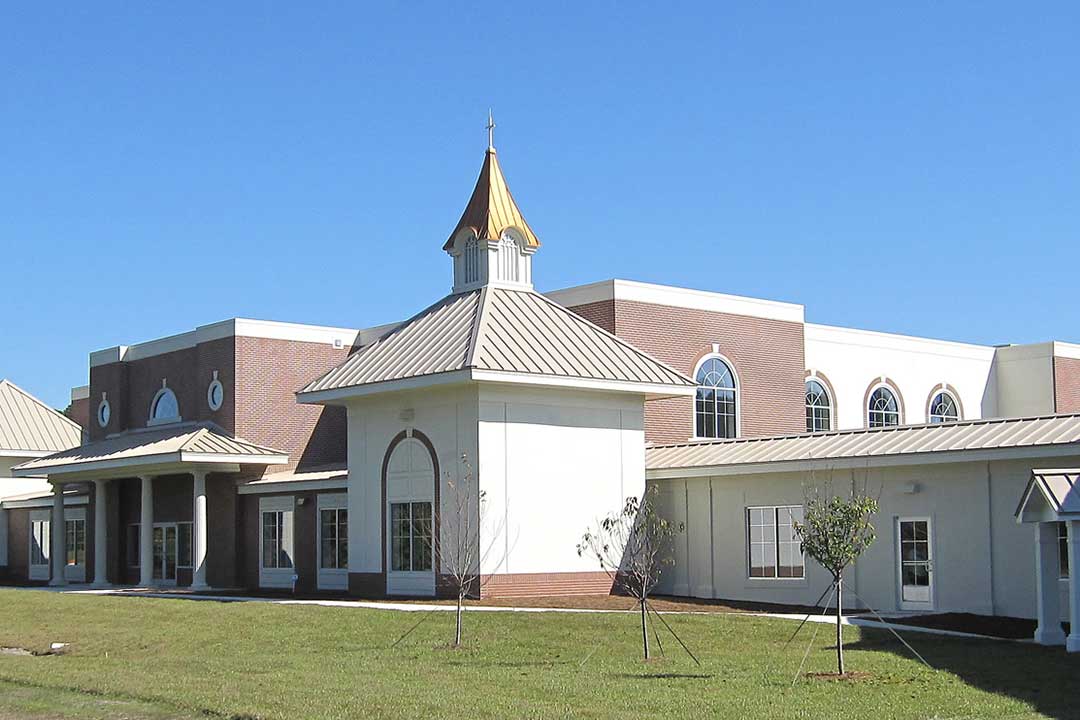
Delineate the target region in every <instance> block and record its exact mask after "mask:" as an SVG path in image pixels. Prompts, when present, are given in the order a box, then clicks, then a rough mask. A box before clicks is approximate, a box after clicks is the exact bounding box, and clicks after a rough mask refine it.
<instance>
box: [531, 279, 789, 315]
mask: <svg viewBox="0 0 1080 720" xmlns="http://www.w3.org/2000/svg"><path fill="white" fill-rule="evenodd" d="M544 294H545V295H546V296H547V297H548V298H550V299H551V300H553V301H555V302H557V303H559V304H560V305H562V306H563V307H573V306H576V305H585V304H588V303H593V302H600V301H603V300H630V301H633V302H640V303H647V304H650V305H666V306H669V307H680V308H689V309H692V310H706V311H709V312H717V313H724V314H727V315H747V316H750V317H758V318H765V319H767V320H782V321H785V322H794V323H801V322H803V321H804V320H805V315H806V313H805V309H804V308H803V306H802V305H799V304H797V303H787V302H780V301H777V300H762V299H760V298H752V297H745V296H742V295H727V294H724V293H718V292H711V291H709V290H692V289H690V288H681V287H674V286H672V285H657V284H654V283H644V282H637V281H634V280H619V279H613V280H604V281H601V282H598V283H592V284H590V285H579V286H577V287H570V288H565V289H563V290H555V291H552V292H549V293H544Z"/></svg>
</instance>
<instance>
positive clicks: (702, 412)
mask: <svg viewBox="0 0 1080 720" xmlns="http://www.w3.org/2000/svg"><path fill="white" fill-rule="evenodd" d="M694 377H695V379H696V380H697V384H698V389H697V399H696V401H695V407H694V432H695V434H696V436H697V437H703V438H733V437H735V436H736V425H735V423H736V396H737V394H738V392H739V388H738V383H737V382H736V380H735V374H734V373H733V372H732V371H731V367H730V366H729V365H728V364H727V363H726V362H725V361H724V360H723V358H719V357H715V356H714V357H708V358H705V360H703V361H702V362H701V364H700V365H699V366H698V369H697V373H696V374H695V376H694Z"/></svg>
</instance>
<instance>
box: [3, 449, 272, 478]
mask: <svg viewBox="0 0 1080 720" xmlns="http://www.w3.org/2000/svg"><path fill="white" fill-rule="evenodd" d="M288 460H289V456H288V455H261V456H259V455H215V454H213V453H186V452H171V453H162V454H160V455H140V456H139V457H127V458H118V459H113V460H91V461H88V462H77V463H71V464H68V465H56V466H54V467H34V468H26V469H20V468H19V467H18V466H16V467H14V468H12V469H11V474H12V476H14V477H41V476H43V475H44V476H48V477H50V478H52V477H56V476H61V475H76V474H85V473H91V474H100V473H101V472H103V471H107V470H121V469H127V470H139V471H141V472H146V473H155V474H162V472H163V470H165V469H169V470H172V471H174V472H181V473H183V472H190V470H191V468H190V467H186V466H185V463H186V464H187V465H191V464H199V465H206V464H212V465H228V466H230V467H232V466H239V465H283V464H285V463H287V462H288Z"/></svg>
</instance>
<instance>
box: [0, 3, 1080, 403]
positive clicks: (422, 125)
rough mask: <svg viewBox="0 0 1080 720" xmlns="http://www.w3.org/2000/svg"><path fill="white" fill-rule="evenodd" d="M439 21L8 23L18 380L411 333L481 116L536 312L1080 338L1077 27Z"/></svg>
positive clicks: (720, 13)
mask: <svg viewBox="0 0 1080 720" xmlns="http://www.w3.org/2000/svg"><path fill="white" fill-rule="evenodd" d="M215 5H217V6H215ZM451 5H456V4H455V3H426V2H411V3H392V4H391V3H387V4H382V5H379V4H376V3H370V4H363V3H351V4H328V5H318V6H316V5H315V4H314V3H298V4H292V5H286V4H283V3H276V4H274V3H267V4H252V5H244V4H242V3H219V4H214V5H211V4H208V3H207V4H196V3H182V4H180V5H176V6H166V5H163V4H151V3H133V4H125V5H119V4H117V5H111V6H110V5H108V4H105V3H100V4H99V3H94V4H74V5H73V4H66V5H55V6H44V5H43V4H41V3H37V4H34V3H31V4H29V5H26V6H24V7H19V6H17V5H15V4H7V5H5V6H4V7H3V9H0V167H2V168H3V169H2V171H0V263H2V264H3V271H4V272H3V281H2V282H3V285H2V286H0V287H2V290H0V306H2V308H3V313H2V315H0V316H2V317H3V323H4V326H3V330H4V332H3V336H4V342H3V344H2V345H0V377H3V376H6V377H9V378H10V379H12V380H13V381H15V382H16V383H18V384H21V385H22V386H24V387H25V388H27V389H28V390H30V391H31V392H34V393H36V394H38V395H39V396H40V397H42V398H43V399H45V400H46V401H48V402H50V403H52V404H54V405H56V406H59V407H63V406H64V405H65V404H66V400H67V393H68V389H69V388H70V387H71V386H72V385H78V384H82V383H85V382H86V381H87V354H88V353H89V352H90V351H91V350H94V349H99V348H103V347H108V346H112V345H116V344H130V343H134V342H138V341H142V340H146V339H150V338H154V337H160V336H163V335H167V334H171V333H175V332H182V331H185V330H189V329H192V328H194V327H195V326H197V325H200V324H204V323H208V322H214V321H217V320H221V319H224V318H228V317H233V316H244V317H255V318H266V319H273V320H287V321H297V322H309V323H319V324H332V325H344V326H351V327H363V326H368V325H373V324H378V323H383V322H387V321H391V320H395V319H400V318H402V317H405V316H407V315H409V314H411V313H412V312H414V311H416V310H418V309H420V308H421V307H423V306H425V305H427V304H428V303H429V302H431V301H432V300H434V299H437V298H438V297H439V296H441V295H443V294H444V293H445V292H446V291H447V290H448V289H449V285H450V265H449V259H448V258H447V257H446V256H445V255H444V254H443V253H442V252H441V249H440V248H441V245H442V242H443V241H444V240H445V237H446V235H447V234H448V233H449V232H450V230H451V229H452V228H453V225H454V223H455V222H456V221H457V218H458V216H459V214H460V212H461V210H462V208H463V206H464V203H465V201H466V199H467V196H468V193H469V191H470V190H471V188H472V184H473V182H474V181H475V177H476V173H477V171H478V170H479V166H480V162H481V160H482V155H483V149H484V146H485V140H486V138H485V134H484V130H483V126H484V122H485V119H486V113H487V109H488V107H492V108H493V109H494V111H495V119H496V122H497V124H498V128H497V130H496V145H497V146H498V148H499V156H500V159H501V161H502V164H503V169H504V170H505V172H506V175H507V178H508V180H509V182H510V185H511V187H512V188H513V190H514V194H515V197H516V198H517V200H518V202H519V204H520V205H521V206H522V209H523V211H524V213H525V215H526V217H527V218H528V219H529V222H530V224H531V225H532V227H533V228H534V230H535V231H536V232H537V233H538V235H539V236H540V238H541V241H542V242H543V243H544V246H543V247H542V248H541V250H540V252H539V253H538V255H537V256H536V259H535V275H536V281H537V286H538V289H540V290H548V289H554V288H559V287H565V286H568V285H573V284H579V283H586V282H592V281H596V280H600V279H605V278H610V277H622V278H629V279H636V280H644V281H651V282H659V283H669V284H675V285H683V286H688V287H695V288H702V289H708V290H716V291H721V292H727V293H735V294H745V295H751V296H756V297H764V298H771V299H778V300H788V301H794V302H800V303H804V304H805V305H806V308H807V318H808V320H810V321H812V322H821V323H832V324H841V325H849V326H854V327H863V328H871V329H877V330H885V331H891V332H901V333H910V334H918V335H927V336H933V337H944V338H950V339H956V340H965V341H972V342H981V343H1002V342H1031V341H1039V340H1046V339H1060V340H1071V341H1080V302H1077V296H1078V291H1077V281H1076V273H1077V268H1080V237H1078V236H1080V93H1078V92H1077V91H1076V87H1077V86H1076V82H1077V77H1078V76H1080V72H1078V71H1080V43H1077V41H1076V38H1077V35H1078V32H1080V5H1078V4H1076V3H1057V4H1055V3H1040V4H1039V5H1037V6H1031V5H1025V4H1022V3H1005V2H1000V3H975V2H971V3H965V2H950V3H890V4H884V3H851V4H840V3H834V4H829V5H828V6H827V9H823V8H825V7H826V6H824V5H822V4H819V3H782V2H776V3H703V4H700V5H694V4H685V5H684V4H668V3H641V4H627V3H611V2H609V3H567V4H563V5H556V4H554V3H525V4H517V3H508V2H506V3H497V4H492V5H489V6H474V7H472V8H471V9H470V8H464V7H450V6H451ZM885 5H890V6H891V7H885ZM218 6H221V7H218ZM226 6H227V7H226Z"/></svg>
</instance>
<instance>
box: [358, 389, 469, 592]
mask: <svg viewBox="0 0 1080 720" xmlns="http://www.w3.org/2000/svg"><path fill="white" fill-rule="evenodd" d="M476 413H477V391H476V388H475V386H473V387H469V386H456V387H451V388H433V389H426V390H417V391H411V392H401V393H391V394H387V395H380V396H377V397H374V398H370V399H367V398H365V399H358V400H355V401H353V402H351V403H350V404H349V405H348V428H349V429H348V433H349V451H348V462H349V572H354V573H377V572H381V571H382V569H383V558H382V465H383V459H384V458H385V456H386V452H387V449H388V448H389V446H390V443H391V441H392V440H393V439H394V437H395V436H396V435H397V434H398V433H400V432H401V431H403V430H406V429H414V430H417V431H419V432H422V433H423V434H424V435H426V436H427V437H428V438H429V439H430V441H431V443H432V444H433V445H434V447H435V452H436V456H437V458H438V462H439V477H438V478H436V479H435V481H436V482H439V483H441V484H445V482H446V480H447V479H448V478H453V479H459V478H460V472H461V467H462V466H461V462H460V458H461V456H462V455H463V454H467V455H468V456H469V457H470V458H473V459H475V458H476V457H477V450H476V446H477V443H476V437H477V436H476V428H477V417H476ZM474 463H475V460H474ZM448 503H449V499H448V498H447V497H446V493H442V510H443V514H444V515H447V514H448V513H449V507H450V506H449V505H448Z"/></svg>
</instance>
